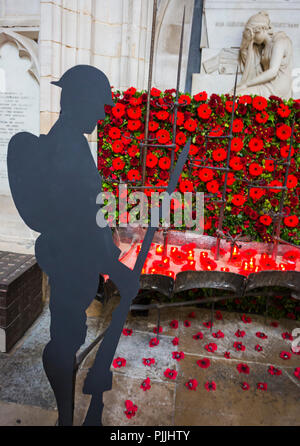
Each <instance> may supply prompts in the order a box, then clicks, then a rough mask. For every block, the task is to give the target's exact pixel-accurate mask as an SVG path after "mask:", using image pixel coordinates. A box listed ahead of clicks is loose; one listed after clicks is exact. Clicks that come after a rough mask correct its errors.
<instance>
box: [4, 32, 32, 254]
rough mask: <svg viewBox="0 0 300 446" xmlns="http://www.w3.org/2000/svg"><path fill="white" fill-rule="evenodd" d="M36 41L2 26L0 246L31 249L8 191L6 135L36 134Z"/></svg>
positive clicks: (25, 229) (10, 248) (28, 230)
mask: <svg viewBox="0 0 300 446" xmlns="http://www.w3.org/2000/svg"><path fill="white" fill-rule="evenodd" d="M38 79H39V73H38V57H37V44H36V42H34V41H33V40H31V39H29V38H27V37H24V36H22V35H20V34H17V33H15V32H13V31H10V30H6V31H5V32H2V33H0V104H1V106H0V209H1V213H0V249H2V250H12V248H14V250H15V251H16V252H32V249H33V243H34V238H35V236H34V234H33V232H32V231H31V230H30V229H29V228H28V227H27V226H26V225H25V223H24V222H23V220H21V218H20V217H19V215H18V213H17V211H16V208H15V206H14V203H13V200H12V198H11V195H10V190H9V185H8V179H7V167H6V156H7V146H8V142H9V140H10V138H11V137H12V135H14V134H15V133H18V132H21V131H25V130H26V131H29V132H32V133H34V134H36V135H39V122H40V120H39V112H40V107H39V80H38Z"/></svg>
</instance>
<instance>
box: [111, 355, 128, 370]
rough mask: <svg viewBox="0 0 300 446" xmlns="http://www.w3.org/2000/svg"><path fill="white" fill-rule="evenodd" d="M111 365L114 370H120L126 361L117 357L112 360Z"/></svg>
mask: <svg viewBox="0 0 300 446" xmlns="http://www.w3.org/2000/svg"><path fill="white" fill-rule="evenodd" d="M112 365H113V367H114V368H115V369H117V368H121V367H125V365H126V359H124V358H120V357H118V358H116V359H114V360H113V363H112Z"/></svg>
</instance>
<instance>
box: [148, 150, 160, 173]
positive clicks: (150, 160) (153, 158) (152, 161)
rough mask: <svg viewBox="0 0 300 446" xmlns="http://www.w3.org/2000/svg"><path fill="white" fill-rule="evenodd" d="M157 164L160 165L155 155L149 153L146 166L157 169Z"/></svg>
mask: <svg viewBox="0 0 300 446" xmlns="http://www.w3.org/2000/svg"><path fill="white" fill-rule="evenodd" d="M157 163H158V158H157V156H156V155H154V154H153V153H147V158H146V166H147V167H150V169H153V167H155V166H156V164H157Z"/></svg>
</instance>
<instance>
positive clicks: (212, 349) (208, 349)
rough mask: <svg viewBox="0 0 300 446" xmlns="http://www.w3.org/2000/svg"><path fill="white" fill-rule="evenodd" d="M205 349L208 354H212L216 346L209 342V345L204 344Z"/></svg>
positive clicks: (216, 348)
mask: <svg viewBox="0 0 300 446" xmlns="http://www.w3.org/2000/svg"><path fill="white" fill-rule="evenodd" d="M205 349H206V350H207V351H208V352H210V353H213V352H215V351H217V350H218V346H217V344H215V343H214V342H210V343H209V344H206V346H205Z"/></svg>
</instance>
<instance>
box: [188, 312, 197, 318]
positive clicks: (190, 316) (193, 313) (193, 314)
mask: <svg viewBox="0 0 300 446" xmlns="http://www.w3.org/2000/svg"><path fill="white" fill-rule="evenodd" d="M188 317H189V318H192V319H193V318H195V317H196V313H195V311H192V312H191V313H189V314H188Z"/></svg>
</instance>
